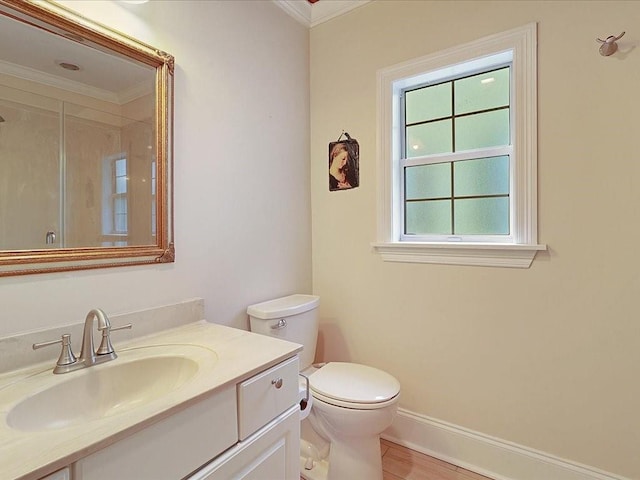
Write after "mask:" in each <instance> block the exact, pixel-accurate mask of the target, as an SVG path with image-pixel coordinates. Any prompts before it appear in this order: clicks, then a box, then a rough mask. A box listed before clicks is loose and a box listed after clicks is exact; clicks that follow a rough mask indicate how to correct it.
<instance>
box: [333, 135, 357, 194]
mask: <svg viewBox="0 0 640 480" xmlns="http://www.w3.org/2000/svg"><path fill="white" fill-rule="evenodd" d="M359 150H360V148H359V145H358V142H357V141H356V140H353V139H349V140H345V141H342V142H331V143H329V190H330V191H333V190H346V189H349V188H355V187H357V186H358V183H359V178H358V177H359V171H358V170H359V165H358V162H359V156H360V152H359Z"/></svg>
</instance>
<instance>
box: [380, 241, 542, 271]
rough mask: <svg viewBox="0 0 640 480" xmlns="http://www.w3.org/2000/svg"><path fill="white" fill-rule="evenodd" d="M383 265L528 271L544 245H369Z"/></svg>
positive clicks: (407, 243)
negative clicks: (421, 264) (506, 268)
mask: <svg viewBox="0 0 640 480" xmlns="http://www.w3.org/2000/svg"><path fill="white" fill-rule="evenodd" d="M372 247H373V249H374V251H375V252H376V253H379V254H380V256H382V259H383V260H384V261H386V262H404V263H439V264H445V265H473V266H484V267H508V268H529V267H530V266H531V263H532V262H533V259H534V258H535V256H536V253H537V252H538V251H541V250H543V251H544V250H546V249H547V246H546V245H536V244H512V243H509V244H499V243H491V244H488V243H409V242H402V243H400V242H396V243H373V244H372Z"/></svg>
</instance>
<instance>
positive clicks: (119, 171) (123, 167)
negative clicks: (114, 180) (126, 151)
mask: <svg viewBox="0 0 640 480" xmlns="http://www.w3.org/2000/svg"><path fill="white" fill-rule="evenodd" d="M126 174H127V159H126V158H121V159H120V160H116V177H124V176H125V175H126Z"/></svg>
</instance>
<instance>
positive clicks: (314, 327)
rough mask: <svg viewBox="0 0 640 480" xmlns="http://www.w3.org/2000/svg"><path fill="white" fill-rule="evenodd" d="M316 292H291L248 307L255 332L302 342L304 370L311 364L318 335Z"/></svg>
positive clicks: (302, 368) (301, 354) (301, 365)
mask: <svg viewBox="0 0 640 480" xmlns="http://www.w3.org/2000/svg"><path fill="white" fill-rule="evenodd" d="M319 304H320V297H317V296H315V295H301V294H296V295H289V296H288V297H282V298H276V299H275V300H269V301H266V302H262V303H257V304H255V305H250V306H249V307H247V314H249V325H250V329H251V331H252V332H255V333H261V334H263V335H269V336H271V337H276V338H280V339H282V340H288V341H290V342H295V343H300V344H302V345H303V346H304V349H303V350H302V352H301V353H300V370H301V371H302V370H304V369H305V368H307V367H309V366H311V364H312V363H313V359H314V357H315V355H316V341H317V339H318V305H319Z"/></svg>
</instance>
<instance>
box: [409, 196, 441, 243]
mask: <svg viewBox="0 0 640 480" xmlns="http://www.w3.org/2000/svg"><path fill="white" fill-rule="evenodd" d="M405 215H406V221H405V233H406V234H414V235H428V234H436V235H447V234H451V200H429V201H425V202H406V203H405Z"/></svg>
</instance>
